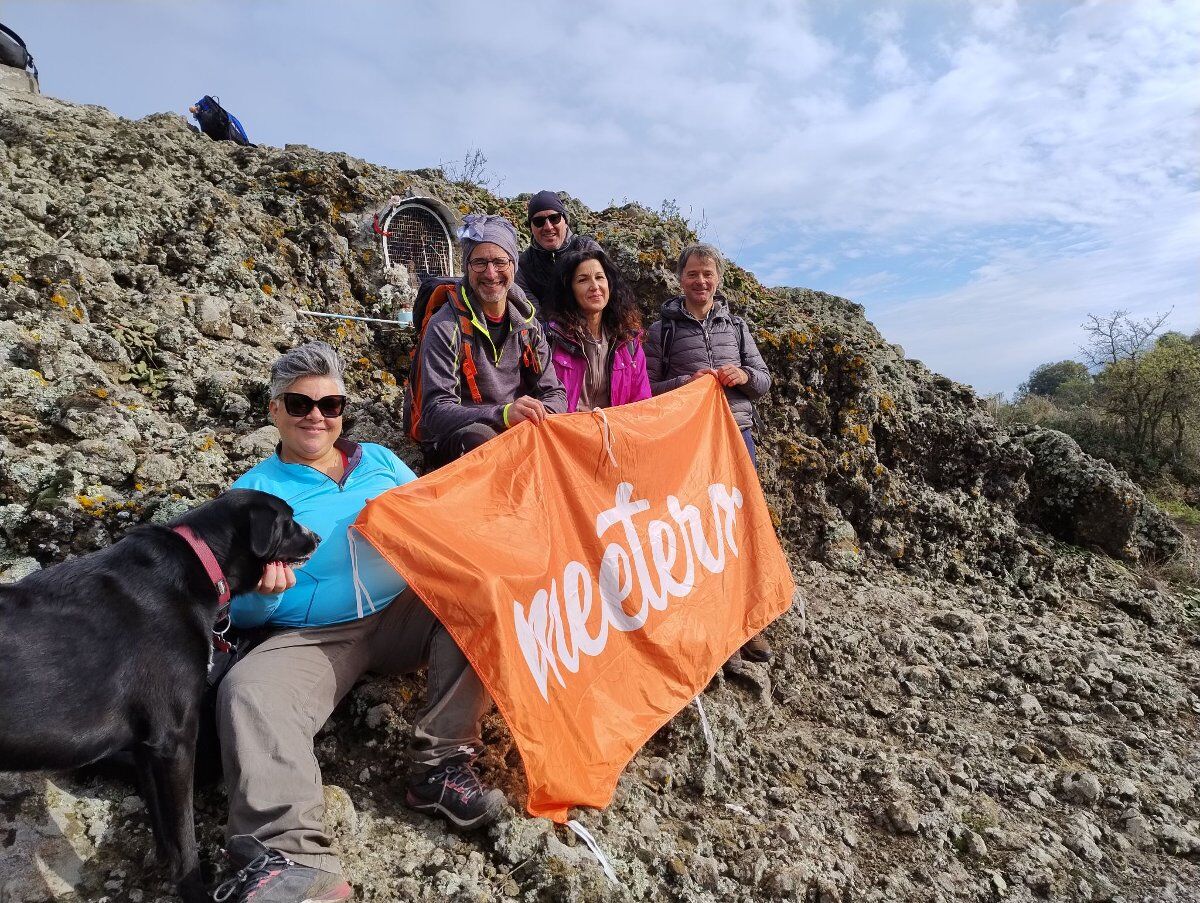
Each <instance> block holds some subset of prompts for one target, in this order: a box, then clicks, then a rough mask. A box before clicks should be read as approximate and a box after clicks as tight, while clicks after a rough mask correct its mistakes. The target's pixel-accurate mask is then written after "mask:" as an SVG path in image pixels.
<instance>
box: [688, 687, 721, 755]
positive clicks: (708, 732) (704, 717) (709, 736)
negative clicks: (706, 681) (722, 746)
mask: <svg viewBox="0 0 1200 903" xmlns="http://www.w3.org/2000/svg"><path fill="white" fill-rule="evenodd" d="M692 702H694V703H696V711H697V712H699V713H700V730H702V731H703V732H704V742H705V743H707V744H708V760H709V761H710V762H712V764H713V768H716V767H717V738H716V737H714V736H713V730H712V725H710V724H709V723H708V714H707V713H706V712H705V711H704V703H702V702H701V701H700V697H699V696H697V697H696V698H695V699H693V700H692Z"/></svg>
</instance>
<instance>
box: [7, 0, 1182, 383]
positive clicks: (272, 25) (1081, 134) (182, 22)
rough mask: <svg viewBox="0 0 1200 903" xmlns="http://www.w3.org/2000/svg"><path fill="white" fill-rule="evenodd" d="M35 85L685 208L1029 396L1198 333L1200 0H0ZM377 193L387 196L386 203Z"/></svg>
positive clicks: (307, 140)
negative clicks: (1146, 337)
mask: <svg viewBox="0 0 1200 903" xmlns="http://www.w3.org/2000/svg"><path fill="white" fill-rule="evenodd" d="M0 21H3V22H4V23H5V24H6V25H8V26H9V27H11V28H14V29H15V30H16V31H18V32H19V33H20V34H21V35H22V37H24V38H25V40H26V42H27V43H28V44H29V46H30V50H31V51H32V52H33V54H34V56H35V58H36V60H37V63H38V66H39V68H40V70H41V83H42V90H43V92H44V93H47V94H50V95H53V96H56V97H60V98H63V99H66V100H72V101H78V102H84V103H93V104H100V105H103V106H105V107H108V108H109V109H111V110H113V111H114V112H116V113H119V114H120V115H123V116H127V117H130V118H139V117H141V116H144V115H147V114H149V113H153V112H161V111H168V110H174V111H176V112H179V113H185V112H186V109H187V107H188V105H189V104H190V103H192V102H194V101H195V100H196V99H197V98H198V97H200V96H201V95H203V94H214V95H218V96H220V98H221V100H222V102H223V103H224V105H225V106H226V107H228V108H229V109H230V110H231V111H232V112H234V113H235V114H236V115H237V116H238V117H239V118H240V119H241V121H242V122H243V124H244V125H245V126H246V128H247V130H248V132H249V133H250V137H251V140H253V141H255V142H257V143H260V144H271V145H280V146H282V145H283V144H285V143H298V144H308V145H311V146H313V147H317V148H321V149H325V150H341V151H346V152H347V153H350V154H352V155H355V156H359V157H362V158H364V159H367V160H370V161H371V162H374V163H379V164H383V165H386V166H391V167H395V168H399V169H416V168H423V167H428V166H436V165H438V164H440V163H447V164H455V163H459V164H461V162H462V161H463V159H464V158H465V157H466V156H468V155H469V154H471V153H472V152H474V151H475V150H476V149H478V150H481V151H482V152H483V154H484V155H485V156H486V158H487V167H486V168H487V176H488V178H489V179H490V180H491V181H492V182H493V183H498V188H497V190H498V192H499V193H501V194H504V195H508V196H511V195H516V194H520V193H523V192H532V191H538V190H540V189H543V188H551V189H556V190H563V191H566V192H569V193H570V194H572V195H574V196H576V197H578V198H580V199H581V200H582V201H583V202H584V203H586V204H587V205H588V206H589V207H592V208H596V209H600V208H603V207H605V206H607V205H608V204H610V203H618V204H620V203H624V202H626V201H637V202H639V203H642V204H644V205H646V206H648V207H651V208H656V209H657V208H660V207H661V206H662V205H663V203H664V201H667V202H671V203H672V204H675V205H678V208H679V209H680V210H681V211H682V212H683V213H684V215H685V216H688V217H689V218H690V219H691V221H692V222H693V223H694V224H696V225H699V226H701V227H702V237H703V238H705V239H706V240H708V241H712V242H713V243H715V244H717V245H718V246H719V247H720V248H721V249H722V250H723V251H725V252H726V253H727V254H728V255H729V256H731V257H732V258H733V259H734V260H736V261H737V262H738V263H739V264H741V265H742V266H744V267H746V268H748V269H750V270H751V271H753V272H754V273H755V275H756V276H757V277H758V278H759V280H760V281H762V282H763V283H764V284H766V285H771V286H775V285H792V286H805V287H808V288H813V289H819V290H822V291H826V292H831V293H833V294H837V295H842V296H844V297H847V298H850V299H852V300H854V301H857V302H858V303H860V304H862V305H863V306H864V307H865V308H866V311H867V316H868V317H869V318H870V319H871V321H872V322H874V323H875V324H876V326H878V327H879V329H880V330H881V332H882V333H883V334H884V336H885V338H887V339H888V340H889V341H891V342H895V343H897V344H900V345H902V346H903V347H904V349H905V352H906V353H907V354H908V355H909V356H910V357H915V358H918V359H920V360H922V361H924V362H925V363H926V364H927V365H928V366H930V367H932V368H933V369H935V370H938V371H940V372H942V373H945V374H946V375H948V376H950V377H952V378H954V379H956V380H959V381H962V382H965V383H969V384H971V385H973V386H974V387H975V388H976V390H977V391H979V392H981V393H986V394H991V393H995V392H1009V393H1011V392H1012V391H1013V390H1014V389H1015V388H1016V386H1017V385H1018V384H1019V383H1020V382H1021V381H1023V380H1024V379H1025V378H1026V376H1028V374H1029V372H1030V371H1031V370H1032V369H1033V368H1034V367H1036V366H1037V365H1039V364H1042V363H1047V362H1050V361H1057V360H1061V359H1064V358H1069V357H1073V356H1077V349H1078V347H1079V345H1080V344H1081V343H1082V342H1083V340H1084V336H1083V333H1082V331H1081V329H1080V324H1082V323H1083V321H1084V319H1085V318H1086V315H1087V314H1089V313H1096V314H1106V313H1109V312H1111V311H1113V310H1117V309H1122V310H1128V311H1130V312H1131V313H1132V314H1134V315H1135V316H1149V315H1152V314H1159V313H1164V312H1166V311H1168V310H1170V311H1172V314H1171V317H1170V319H1169V322H1168V325H1169V326H1170V327H1171V328H1175V329H1179V330H1182V331H1185V332H1189V333H1190V332H1192V331H1194V330H1195V329H1197V328H1198V327H1200V0H1176V2H1169V0H1145V2H1141V0H1100V2H1059V0H1028V2H1020V3H1019V2H1013V0H996V2H993V0H987V2H984V0H978V2H968V0H913V2H887V0H880V2H866V0H823V2H801V0H791V2H771V0H764V2H757V3H745V2H741V3H733V2H728V3H725V2H721V3H717V2H703V0H654V2H646V0H612V2H609V0H594V2H589V3H586V4H570V3H562V2H531V3H492V4H489V3H483V2H477V0H461V2H455V3H444V4H443V3H429V2H428V0H424V2H407V0H380V2H365V0H341V2H339V3H336V4H334V3H329V2H327V0H295V2H290V0H288V2H285V0H259V2H252V0H230V2H226V0H208V2H204V3H185V2H170V0H160V2H149V0H143V2H101V0H86V2H66V0H61V2H60V0H36V2H29V0H0ZM380 200H381V202H382V201H383V200H384V199H382V198H381V199H380Z"/></svg>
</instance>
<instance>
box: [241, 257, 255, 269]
mask: <svg viewBox="0 0 1200 903" xmlns="http://www.w3.org/2000/svg"><path fill="white" fill-rule="evenodd" d="M242 266H244V267H245V268H246V269H248V270H252V269H254V258H253V257H247V258H246V259H245V260H243V261H242Z"/></svg>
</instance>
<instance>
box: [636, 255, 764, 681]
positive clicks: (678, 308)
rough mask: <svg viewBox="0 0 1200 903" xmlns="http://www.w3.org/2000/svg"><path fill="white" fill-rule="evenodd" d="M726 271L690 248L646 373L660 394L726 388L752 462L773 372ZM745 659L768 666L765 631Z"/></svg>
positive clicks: (651, 344) (650, 337)
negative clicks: (738, 311) (694, 384)
mask: <svg viewBox="0 0 1200 903" xmlns="http://www.w3.org/2000/svg"><path fill="white" fill-rule="evenodd" d="M724 272H725V259H724V258H723V257H722V256H721V252H720V251H718V250H717V249H716V248H714V247H713V246H712V245H708V244H695V245H689V246H688V247H686V248H684V249H683V252H682V253H681V254H680V255H679V264H678V266H677V267H676V268H675V274H676V275H677V276H678V277H679V287H680V288H682V289H683V295H682V296H680V297H676V298H672V299H671V300H670V301H668V302H667V303H666V304H664V305H663V307H662V313H661V314H660V315H659V319H658V321H657V322H655V323H654V324H653V325H652V326H651V327H650V330H649V332H648V333H647V335H646V343H645V345H646V372H647V374H648V375H649V377H650V389H651V391H652V392H653V393H654V394H655V395H661V394H662V393H663V392H669V391H670V390H671V389H674V388H676V387H678V386H682V385H683V384H684V383H687V382H690V381H691V380H693V379H696V378H697V377H700V376H705V375H711V376H714V377H716V379H717V381H718V382H719V383H720V384H721V385H722V386H723V387H724V389H725V398H726V399H727V400H728V401H729V407H730V409H731V410H732V411H733V419H734V420H736V421H737V425H738V429H740V430H741V432H742V439H743V440H744V441H745V443H746V450H747V451H748V452H749V453H750V460H751V461H754V462H755V463H756V464H757V461H756V460H755V448H754V435H753V433H752V432H751V429H752V427H753V426H754V402H756V401H757V400H758V399H760V398H762V397H763V396H764V395H766V394H767V390H769V389H770V388H771V374H770V373H769V372H768V371H767V365H766V363H765V362H764V361H763V358H762V354H761V353H760V352H759V350H758V345H757V344H755V341H754V336H753V335H751V333H750V327H749V325H747V323H746V321H745V320H743V319H742V318H741V317H738V316H734V315H733V314H732V313H731V312H730V310H729V303H728V302H727V301H726V300H725V299H724V298H723V297H722V296H721V295H719V294H717V290H718V289H719V288H720V287H721V277H722V276H723V275H724ZM741 654H742V658H745V659H749V660H750V661H757V662H765V661H767V660H768V659H770V658H771V646H770V644H769V643H768V642H767V640H766V637H764V636H763V635H762V634H761V633H760V634H759V635H758V636H755V637H752V638H751V639H750V640H749V641H748V642H747V643H746V644H745V645H744V646H743V647H742V650H741Z"/></svg>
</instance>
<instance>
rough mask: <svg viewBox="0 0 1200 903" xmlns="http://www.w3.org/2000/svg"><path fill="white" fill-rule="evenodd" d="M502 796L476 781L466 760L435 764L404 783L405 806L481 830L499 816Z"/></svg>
mask: <svg viewBox="0 0 1200 903" xmlns="http://www.w3.org/2000/svg"><path fill="white" fill-rule="evenodd" d="M506 802H507V800H506V799H505V798H504V794H503V793H501V792H500V791H499V790H496V789H494V788H489V787H487V786H485V785H484V783H483V782H482V781H480V780H479V775H477V774H476V773H475V769H474V768H472V767H471V762H470V760H469V759H461V758H460V759H453V760H451V761H449V762H443V763H442V764H441V765H435V766H433V768H431V769H429V771H427V772H425V773H424V774H422V775H417V776H416V777H413V778H411V779H410V780H409V782H408V793H407V794H406V796H405V803H406V804H407V805H408V806H409V808H411V809H416V810H417V811H418V812H424V813H426V814H434V813H437V814H438V815H442V816H444V817H446V818H448V819H449V820H450V821H452V822H453V823H454V824H456V825H458V826H459V827H460V828H482V827H485V826H486V825H490V824H491V823H492V822H494V821H495V820H496V816H498V815H499V814H500V810H501V809H503V808H504V805H505V803H506Z"/></svg>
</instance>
